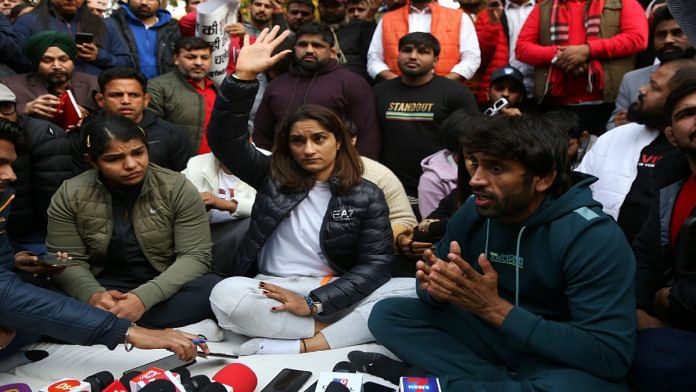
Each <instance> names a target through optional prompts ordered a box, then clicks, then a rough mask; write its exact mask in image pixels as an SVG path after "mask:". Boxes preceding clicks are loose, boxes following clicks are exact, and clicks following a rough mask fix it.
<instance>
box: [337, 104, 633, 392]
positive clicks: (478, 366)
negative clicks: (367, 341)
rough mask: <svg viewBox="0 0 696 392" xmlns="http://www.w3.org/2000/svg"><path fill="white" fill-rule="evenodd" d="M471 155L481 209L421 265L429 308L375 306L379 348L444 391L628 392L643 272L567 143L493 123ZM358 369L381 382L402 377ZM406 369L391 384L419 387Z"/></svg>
mask: <svg viewBox="0 0 696 392" xmlns="http://www.w3.org/2000/svg"><path fill="white" fill-rule="evenodd" d="M462 145H463V147H464V152H465V156H466V165H467V170H468V171H469V173H470V174H471V180H470V182H469V184H470V185H471V188H472V193H473V196H472V197H470V198H469V199H468V200H467V201H466V202H465V204H464V205H463V206H462V207H461V208H460V209H459V211H457V213H456V214H455V215H454V216H453V217H452V218H451V219H450V221H449V223H448V226H447V231H446V233H445V235H444V237H443V239H442V240H441V241H440V242H439V243H438V245H437V249H436V250H435V252H432V251H430V250H427V251H426V252H425V253H424V260H425V262H424V261H419V262H418V263H417V264H416V268H417V273H416V277H417V278H418V281H419V283H418V285H419V296H420V299H410V298H392V299H386V300H383V301H380V302H379V303H378V304H377V305H375V307H374V309H373V310H372V314H371V316H370V319H369V326H370V331H371V332H372V333H373V335H374V336H375V338H376V340H377V342H378V343H381V344H383V345H384V346H386V347H387V348H388V349H389V350H391V351H392V352H393V353H394V354H396V355H397V356H398V357H400V358H401V359H403V360H404V361H406V362H408V363H410V364H412V365H414V366H416V367H418V368H420V369H422V371H424V373H427V374H431V375H435V376H437V377H440V382H441V383H442V384H443V387H444V388H445V390H448V391H464V390H490V391H513V390H515V391H520V390H523V391H524V390H542V389H543V390H563V391H588V390H601V391H613V390H624V389H625V388H626V386H625V384H624V382H623V379H624V377H625V376H626V374H627V373H628V370H629V367H630V364H631V361H632V360H633V352H634V343H635V342H634V339H635V328H636V326H635V325H636V324H635V323H636V318H635V310H634V308H633V306H635V298H634V285H633V278H632V276H633V274H634V271H635V261H634V258H633V254H632V252H631V249H630V247H629V245H628V243H627V242H626V239H625V237H624V235H623V234H622V232H621V230H620V229H619V227H618V226H617V225H616V223H615V222H614V221H613V220H612V219H611V218H610V217H609V216H607V215H605V214H604V213H602V209H601V205H600V204H599V203H598V202H596V201H595V200H593V199H592V193H591V191H590V188H589V184H590V183H592V182H593V181H594V180H595V179H594V178H593V177H590V176H586V175H583V174H580V173H573V174H572V176H571V173H570V169H569V165H568V156H567V148H568V139H567V136H566V135H564V134H563V133H562V132H561V131H560V130H559V129H556V128H555V127H554V126H553V125H551V124H549V123H548V122H546V121H545V120H542V119H537V118H533V117H530V116H527V115H522V116H515V117H509V116H495V117H492V118H490V119H487V120H485V121H484V122H483V123H481V124H480V125H478V126H476V127H474V128H473V129H471V130H470V131H469V132H467V133H466V134H465V135H464V138H463V141H462ZM349 358H350V359H351V361H352V362H355V363H356V364H357V365H358V366H359V367H360V368H361V369H362V370H367V371H373V372H374V370H376V369H378V368H381V367H384V368H392V369H393V368H394V366H392V365H395V364H398V362H396V363H393V362H394V361H391V360H388V359H385V358H383V357H382V358H380V357H377V356H375V355H366V354H362V355H360V354H357V353H356V354H350V355H349ZM380 363H381V364H382V365H383V366H380ZM385 363H386V365H385ZM371 364H372V366H371ZM375 364H377V365H376V366H377V367H375ZM397 367H398V366H397ZM402 367H403V369H402V370H400V369H396V370H395V371H393V372H392V374H396V375H403V376H408V375H412V374H413V370H410V371H409V369H407V368H406V367H405V366H403V365H402ZM376 373H379V371H377V372H376Z"/></svg>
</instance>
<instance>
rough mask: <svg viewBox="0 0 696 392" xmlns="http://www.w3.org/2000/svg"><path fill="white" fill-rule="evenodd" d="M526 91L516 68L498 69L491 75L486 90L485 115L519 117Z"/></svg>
mask: <svg viewBox="0 0 696 392" xmlns="http://www.w3.org/2000/svg"><path fill="white" fill-rule="evenodd" d="M525 94H526V90H525V88H524V77H523V76H522V72H520V71H519V70H518V69H517V68H515V67H511V66H509V65H507V66H505V67H502V68H498V69H496V70H495V71H493V73H492V74H491V82H490V86H489V88H488V107H487V109H486V112H484V113H485V114H487V115H491V116H494V115H496V114H502V115H504V116H519V115H520V114H522V112H523V111H522V110H521V107H520V106H521V104H522V102H523V101H524V97H525Z"/></svg>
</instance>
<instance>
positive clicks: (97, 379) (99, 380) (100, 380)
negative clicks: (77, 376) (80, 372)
mask: <svg viewBox="0 0 696 392" xmlns="http://www.w3.org/2000/svg"><path fill="white" fill-rule="evenodd" d="M82 381H84V382H86V383H88V384H89V386H90V390H91V391H92V392H102V391H103V390H104V389H106V387H108V386H109V385H110V384H111V383H113V382H114V376H113V374H111V373H109V372H107V371H101V372H98V373H94V374H93V375H91V376H89V377H87V378H85V379H84V380H82Z"/></svg>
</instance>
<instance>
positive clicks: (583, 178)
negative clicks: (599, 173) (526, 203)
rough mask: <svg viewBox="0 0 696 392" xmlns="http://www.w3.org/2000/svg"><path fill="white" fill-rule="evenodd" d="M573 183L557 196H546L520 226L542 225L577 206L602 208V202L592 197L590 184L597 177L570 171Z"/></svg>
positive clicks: (573, 209)
mask: <svg viewBox="0 0 696 392" xmlns="http://www.w3.org/2000/svg"><path fill="white" fill-rule="evenodd" d="M571 178H572V182H573V185H572V186H571V187H570V189H568V190H567V191H566V192H565V193H563V194H562V195H560V196H557V197H555V196H554V197H546V198H545V199H544V201H543V202H542V203H541V205H540V206H539V208H537V210H536V211H535V212H534V213H533V214H532V215H531V216H530V217H528V218H527V219H525V220H524V221H523V222H522V223H521V224H520V226H526V227H533V226H537V225H542V224H545V223H548V222H551V221H553V220H556V219H557V218H559V217H561V216H563V215H566V214H569V213H571V212H573V211H575V210H577V209H578V208H582V207H587V208H593V207H598V208H599V209H601V208H602V204H601V203H599V202H598V201H597V200H595V199H593V198H592V190H591V189H590V184H592V183H594V182H595V181H597V177H594V176H591V175H589V174H585V173H580V172H572V174H571Z"/></svg>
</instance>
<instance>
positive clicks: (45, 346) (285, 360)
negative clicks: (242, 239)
mask: <svg viewBox="0 0 696 392" xmlns="http://www.w3.org/2000/svg"><path fill="white" fill-rule="evenodd" d="M246 339H247V338H245V337H242V336H240V335H236V334H233V333H230V332H225V340H224V341H222V342H219V343H214V342H210V343H208V346H209V347H210V350H211V351H212V352H224V353H234V352H236V349H237V348H238V347H239V345H240V344H241V343H243V342H244V341H245V340H246ZM27 349H39V350H45V351H47V352H48V353H49V356H48V357H47V358H45V359H43V360H42V361H39V362H35V363H32V364H27V365H24V366H20V367H18V368H15V370H14V371H12V372H11V373H0V385H5V384H11V383H14V382H23V383H26V384H29V386H31V388H32V390H34V391H38V390H39V388H41V387H44V386H47V385H48V384H50V383H51V382H53V381H55V380H59V379H61V378H66V377H72V378H79V379H82V378H85V377H87V376H90V375H92V374H94V373H97V372H99V371H102V370H107V371H109V372H111V373H112V374H113V375H114V377H116V378H118V377H120V376H121V375H122V374H123V372H124V371H125V370H128V369H132V368H134V367H136V366H140V365H143V364H145V363H147V362H151V361H154V360H156V359H159V358H163V357H166V356H168V355H171V353H170V352H168V351H166V350H138V349H134V350H133V351H132V352H126V351H125V350H124V348H123V346H122V345H121V346H119V347H117V348H116V349H114V350H113V351H110V350H108V349H107V348H106V347H105V346H91V347H86V346H75V345H61V344H55V343H37V344H32V345H29V346H27ZM353 350H362V351H372V352H381V353H385V354H388V355H390V356H391V357H394V356H393V354H391V353H389V351H388V350H387V349H385V348H384V347H382V346H379V345H377V344H364V345H360V346H354V347H346V348H342V349H337V350H328V351H321V352H315V353H306V354H294V355H252V356H246V357H240V358H239V359H238V360H228V359H202V358H199V359H198V362H197V363H196V364H194V365H192V366H190V367H189V370H190V371H191V375H199V374H204V375H207V376H209V377H212V376H213V375H214V374H215V373H216V372H217V371H218V370H220V369H221V368H223V367H224V366H225V365H227V364H229V363H233V362H239V363H243V364H246V365H247V366H249V367H250V368H251V369H252V370H253V371H254V372H255V373H256V376H257V378H258V385H257V387H256V391H260V390H261V389H263V387H265V386H266V384H268V383H269V382H270V381H271V380H272V379H273V377H275V375H276V374H278V372H280V370H282V369H283V368H293V369H301V370H309V371H311V372H312V373H313V374H312V378H311V379H310V380H309V381H307V383H305V385H304V386H303V390H304V388H307V387H308V386H309V385H310V384H311V383H313V382H314V381H316V380H317V378H318V377H319V374H320V373H321V372H323V371H331V369H332V368H333V366H334V365H335V364H336V363H338V362H340V361H347V360H348V359H347V358H348V357H347V355H348V353H349V352H351V351H353ZM364 381H373V382H377V383H380V384H383V385H391V384H390V383H388V382H387V381H385V380H382V379H380V378H377V377H374V376H371V375H364ZM391 386H392V387H396V386H394V385H391Z"/></svg>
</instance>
